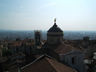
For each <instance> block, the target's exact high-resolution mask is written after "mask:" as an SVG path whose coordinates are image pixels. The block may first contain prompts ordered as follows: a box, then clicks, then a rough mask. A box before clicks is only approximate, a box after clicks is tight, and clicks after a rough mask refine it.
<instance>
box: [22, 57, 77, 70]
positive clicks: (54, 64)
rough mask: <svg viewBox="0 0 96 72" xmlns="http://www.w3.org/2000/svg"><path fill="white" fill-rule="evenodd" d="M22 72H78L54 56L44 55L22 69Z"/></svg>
mask: <svg viewBox="0 0 96 72" xmlns="http://www.w3.org/2000/svg"><path fill="white" fill-rule="evenodd" d="M22 72H76V71H75V70H74V69H72V68H70V67H68V66H66V65H63V64H61V63H59V62H58V61H56V60H55V59H53V58H49V57H46V56H43V57H42V58H40V59H38V60H37V61H35V62H34V63H32V64H31V65H29V66H27V67H25V68H23V69H22Z"/></svg>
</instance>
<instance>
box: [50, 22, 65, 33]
mask: <svg viewBox="0 0 96 72" xmlns="http://www.w3.org/2000/svg"><path fill="white" fill-rule="evenodd" d="M48 32H63V31H62V30H61V29H60V28H59V27H58V26H57V25H56V23H54V25H53V26H52V27H51V28H50V29H49V30H48Z"/></svg>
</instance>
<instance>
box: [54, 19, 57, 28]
mask: <svg viewBox="0 0 96 72" xmlns="http://www.w3.org/2000/svg"><path fill="white" fill-rule="evenodd" d="M53 26H54V27H57V25H56V18H54V25H53Z"/></svg>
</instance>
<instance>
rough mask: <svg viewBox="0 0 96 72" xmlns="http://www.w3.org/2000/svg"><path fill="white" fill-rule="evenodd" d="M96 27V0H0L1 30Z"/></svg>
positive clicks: (95, 28)
mask: <svg viewBox="0 0 96 72" xmlns="http://www.w3.org/2000/svg"><path fill="white" fill-rule="evenodd" d="M54 18H57V25H58V26H59V27H60V28H61V29H63V30H96V0H0V30H2V29H3V30H34V29H35V30H48V29H49V28H50V27H51V26H52V25H53V23H54Z"/></svg>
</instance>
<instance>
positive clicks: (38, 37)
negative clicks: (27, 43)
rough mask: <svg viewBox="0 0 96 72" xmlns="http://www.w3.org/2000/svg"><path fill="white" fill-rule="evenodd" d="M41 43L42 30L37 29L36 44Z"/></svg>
mask: <svg viewBox="0 0 96 72" xmlns="http://www.w3.org/2000/svg"><path fill="white" fill-rule="evenodd" d="M40 44H41V33H40V31H35V45H36V46H39V45H40Z"/></svg>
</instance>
